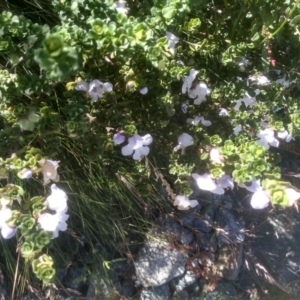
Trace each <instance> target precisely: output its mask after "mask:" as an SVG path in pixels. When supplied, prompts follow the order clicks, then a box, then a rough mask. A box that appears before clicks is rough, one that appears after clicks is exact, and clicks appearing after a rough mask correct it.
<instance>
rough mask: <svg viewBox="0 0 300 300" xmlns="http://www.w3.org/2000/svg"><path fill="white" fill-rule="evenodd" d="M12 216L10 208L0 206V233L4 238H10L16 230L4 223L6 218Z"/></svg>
mask: <svg viewBox="0 0 300 300" xmlns="http://www.w3.org/2000/svg"><path fill="white" fill-rule="evenodd" d="M11 216H12V210H11V209H10V208H7V207H2V209H1V210H0V229H1V235H2V237H3V238H4V239H10V238H12V237H13V236H14V235H15V234H16V231H17V228H15V227H10V226H8V224H7V223H6V221H7V220H8V219H10V218H11Z"/></svg>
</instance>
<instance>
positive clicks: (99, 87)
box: [75, 79, 113, 102]
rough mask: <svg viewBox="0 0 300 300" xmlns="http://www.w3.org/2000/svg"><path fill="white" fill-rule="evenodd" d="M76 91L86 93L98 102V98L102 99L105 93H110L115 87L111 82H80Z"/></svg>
mask: <svg viewBox="0 0 300 300" xmlns="http://www.w3.org/2000/svg"><path fill="white" fill-rule="evenodd" d="M75 89H76V90H77V91H85V92H86V93H87V94H89V96H90V97H91V98H92V99H93V100H94V102H96V101H98V98H102V97H103V94H104V93H109V92H111V91H112V89H113V85H112V84H111V83H110V82H104V83H103V82H101V81H99V80H98V79H95V80H93V81H91V82H90V83H88V82H86V81H80V82H79V83H78V84H77V85H76V87H75Z"/></svg>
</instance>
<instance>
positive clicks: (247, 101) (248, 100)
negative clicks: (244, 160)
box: [234, 89, 260, 110]
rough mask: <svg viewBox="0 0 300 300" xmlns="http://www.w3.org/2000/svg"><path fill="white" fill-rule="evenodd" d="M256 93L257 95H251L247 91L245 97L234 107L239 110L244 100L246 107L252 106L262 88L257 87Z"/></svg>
mask: <svg viewBox="0 0 300 300" xmlns="http://www.w3.org/2000/svg"><path fill="white" fill-rule="evenodd" d="M254 93H255V97H251V96H250V95H249V93H248V92H245V97H244V98H241V99H239V100H237V101H236V104H235V106H234V109H235V110H239V109H240V107H241V105H242V102H244V104H245V106H246V108H247V107H248V106H252V105H253V104H254V103H255V102H256V96H257V95H258V94H259V93H260V90H259V89H256V90H255V91H254Z"/></svg>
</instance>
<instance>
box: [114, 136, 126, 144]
mask: <svg viewBox="0 0 300 300" xmlns="http://www.w3.org/2000/svg"><path fill="white" fill-rule="evenodd" d="M113 140H114V143H115V144H116V145H120V144H122V143H124V141H125V136H124V135H123V134H121V133H116V134H115V135H114V137H113Z"/></svg>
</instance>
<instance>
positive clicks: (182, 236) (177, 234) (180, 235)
mask: <svg viewBox="0 0 300 300" xmlns="http://www.w3.org/2000/svg"><path fill="white" fill-rule="evenodd" d="M155 231H156V232H155V233H156V235H157V234H159V235H160V236H169V237H170V236H172V237H174V238H175V240H176V241H178V242H180V243H181V244H185V245H189V244H191V243H192V241H193V233H192V232H191V231H190V230H188V229H186V228H184V227H183V226H182V225H181V224H180V223H179V222H178V221H176V220H175V219H174V218H172V217H170V216H164V217H163V218H162V220H161V221H160V226H159V227H158V228H156V230H155Z"/></svg>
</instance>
